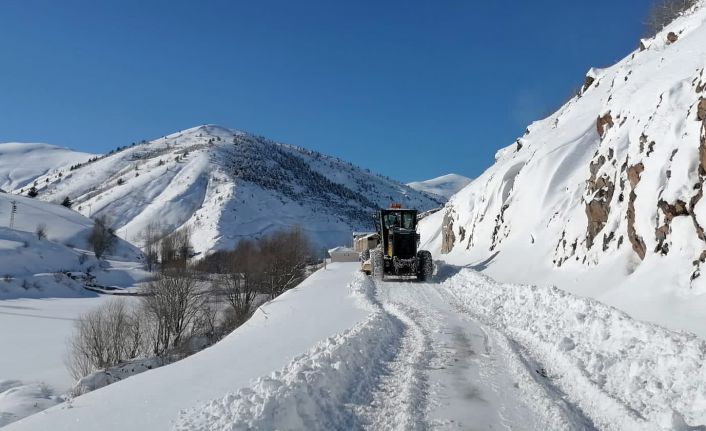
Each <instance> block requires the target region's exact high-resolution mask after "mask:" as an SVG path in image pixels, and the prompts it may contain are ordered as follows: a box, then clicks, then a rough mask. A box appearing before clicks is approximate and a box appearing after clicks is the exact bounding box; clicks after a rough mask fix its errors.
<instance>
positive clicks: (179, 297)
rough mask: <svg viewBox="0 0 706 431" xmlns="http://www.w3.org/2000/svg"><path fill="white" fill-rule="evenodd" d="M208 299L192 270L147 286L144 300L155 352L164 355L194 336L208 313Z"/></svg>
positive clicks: (171, 273) (173, 272) (167, 275)
mask: <svg viewBox="0 0 706 431" xmlns="http://www.w3.org/2000/svg"><path fill="white" fill-rule="evenodd" d="M207 299H208V298H207V295H206V293H205V292H204V291H203V289H202V288H201V287H200V286H199V285H198V283H197V280H196V278H195V277H194V274H193V272H192V271H191V270H190V269H188V268H172V269H170V270H168V271H165V272H163V273H162V274H160V276H159V277H158V278H157V279H156V280H154V281H152V282H150V283H149V284H148V286H147V289H146V292H145V296H142V297H141V301H142V305H143V309H144V311H145V313H146V315H147V316H149V320H150V321H151V322H152V325H153V329H152V339H151V345H152V352H153V353H154V354H156V355H163V354H165V353H166V352H168V351H169V350H170V349H173V348H175V347H178V346H179V345H180V344H181V342H182V341H183V340H184V339H185V338H187V337H188V335H190V332H191V331H192V329H193V325H194V323H195V322H197V321H198V320H199V319H201V318H202V317H203V316H202V314H203V313H204V312H205V311H207Z"/></svg>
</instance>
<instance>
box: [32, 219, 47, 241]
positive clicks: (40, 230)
mask: <svg viewBox="0 0 706 431" xmlns="http://www.w3.org/2000/svg"><path fill="white" fill-rule="evenodd" d="M34 234H35V235H37V239H38V240H40V241H42V240H44V239H47V225H46V224H44V223H39V224H38V225H37V228H36V229H35V230H34Z"/></svg>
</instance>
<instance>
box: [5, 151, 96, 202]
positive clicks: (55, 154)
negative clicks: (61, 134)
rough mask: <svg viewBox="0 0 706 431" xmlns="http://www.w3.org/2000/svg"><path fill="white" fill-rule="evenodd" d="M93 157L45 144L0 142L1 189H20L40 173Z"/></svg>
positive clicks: (58, 169)
mask: <svg viewBox="0 0 706 431" xmlns="http://www.w3.org/2000/svg"><path fill="white" fill-rule="evenodd" d="M93 157H96V155H95V154H89V153H82V152H79V151H73V150H70V149H68V148H62V147H55V146H53V145H48V144H28V143H17V142H10V143H5V144H0V189H2V190H14V189H20V188H22V187H25V186H26V185H28V184H30V183H31V182H33V181H34V180H35V179H37V178H38V177H40V176H42V175H48V174H51V173H52V172H54V173H58V172H59V171H60V170H61V169H62V168H65V167H69V166H71V165H74V164H77V163H84V162H86V161H87V160H89V159H91V158H93Z"/></svg>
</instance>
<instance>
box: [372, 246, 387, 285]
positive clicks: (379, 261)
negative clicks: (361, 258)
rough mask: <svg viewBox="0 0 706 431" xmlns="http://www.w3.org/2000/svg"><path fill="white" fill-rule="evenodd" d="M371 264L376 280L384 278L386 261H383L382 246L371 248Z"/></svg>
mask: <svg viewBox="0 0 706 431" xmlns="http://www.w3.org/2000/svg"><path fill="white" fill-rule="evenodd" d="M370 265H371V267H372V269H373V278H374V279H376V280H382V279H383V272H384V271H385V262H384V261H383V256H382V249H381V248H374V249H372V250H370Z"/></svg>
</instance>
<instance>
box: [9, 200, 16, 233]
mask: <svg viewBox="0 0 706 431" xmlns="http://www.w3.org/2000/svg"><path fill="white" fill-rule="evenodd" d="M10 205H11V206H12V207H11V208H10V229H13V228H14V227H15V213H17V201H12V202H10Z"/></svg>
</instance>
